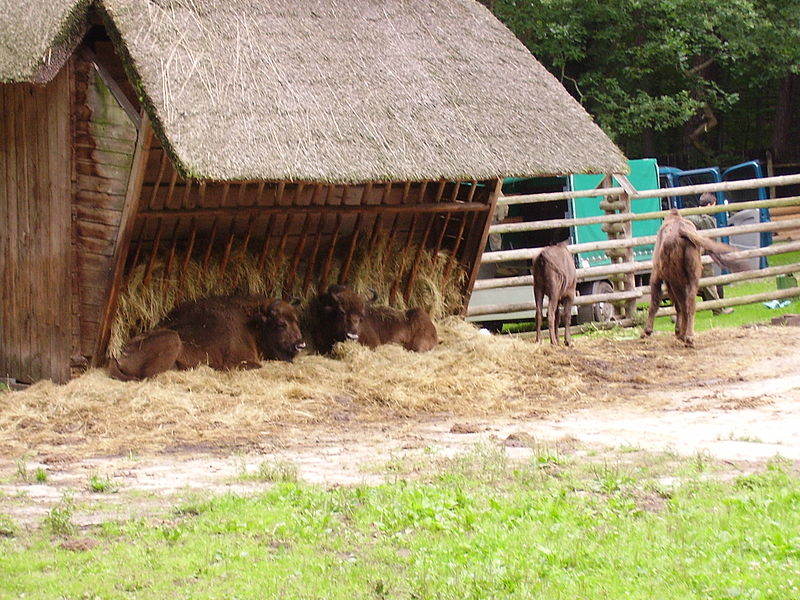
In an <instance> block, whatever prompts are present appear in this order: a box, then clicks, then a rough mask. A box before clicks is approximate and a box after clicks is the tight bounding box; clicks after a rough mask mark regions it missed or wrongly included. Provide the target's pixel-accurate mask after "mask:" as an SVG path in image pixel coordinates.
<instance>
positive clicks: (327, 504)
mask: <svg viewBox="0 0 800 600" xmlns="http://www.w3.org/2000/svg"><path fill="white" fill-rule="evenodd" d="M546 454H547V453H544V454H543V455H542V456H544V455H546ZM548 455H549V454H548ZM627 457H628V458H630V455H627ZM638 457H639V453H637V454H636V457H635V458H636V459H638ZM551 458H552V456H551ZM431 460H432V461H434V462H433V463H432V466H431V468H430V472H429V473H427V474H426V475H425V476H424V477H421V478H415V479H413V480H408V479H402V478H400V479H398V480H397V481H395V482H392V483H388V484H385V485H381V486H376V487H367V486H358V487H336V488H333V489H323V488H320V487H315V486H311V485H305V484H301V483H297V482H280V483H277V484H276V485H274V486H272V487H271V488H270V489H269V490H268V491H267V492H265V493H263V494H260V495H257V496H253V497H240V496H236V495H231V494H228V495H223V496H219V497H215V498H208V499H205V500H195V501H192V502H191V503H190V504H187V505H186V506H179V507H176V508H175V509H174V510H172V511H171V513H170V514H168V515H167V516H166V517H165V518H162V519H154V520H152V521H150V520H142V519H136V520H131V521H125V522H109V523H106V524H104V525H102V526H100V527H98V528H96V530H95V531H93V532H90V533H92V534H93V535H94V538H93V539H94V540H96V542H97V543H95V544H87V545H85V547H86V548H87V549H86V550H83V551H81V552H76V551H75V550H65V549H63V546H64V545H63V544H62V547H60V546H59V545H56V544H53V543H52V539H51V537H50V536H51V535H52V534H53V533H56V529H57V530H58V531H62V532H63V531H70V527H69V526H66V525H65V526H63V527H57V528H56V527H54V526H53V525H54V521H56V519H55V518H54V517H52V516H51V517H50V518H49V521H48V520H46V521H47V522H46V523H45V527H44V528H43V529H42V530H40V531H36V532H34V533H32V534H30V536H28V537H26V539H25V540H19V539H18V538H14V537H0V589H2V590H4V593H6V594H8V595H9V597H21V596H25V597H26V598H53V597H126V596H131V597H133V596H135V597H137V598H142V599H148V598H164V597H191V598H199V599H204V598H219V597H226V598H230V597H236V598H284V599H293V598H331V599H338V598H342V599H345V598H347V599H351V598H442V599H449V598H452V599H463V598H509V599H510V598H540V599H544V600H548V599H555V598H633V599H648V600H649V599H650V598H652V597H653V591H654V590H657V595H658V597H659V598H663V599H666V600H671V599H675V600H677V599H681V600H686V599H698V600H699V599H701V598H702V599H707V598H711V599H718V600H722V599H731V598H774V599H779V598H780V599H783V598H792V597H798V593H800V592H799V588H800V538H798V536H797V531H800V481H799V480H798V478H797V476H796V475H794V474H792V472H791V470H790V467H791V465H790V464H788V463H784V462H780V461H774V462H773V463H771V464H769V465H768V466H766V467H765V468H763V469H761V470H760V471H759V472H756V473H753V474H749V475H746V476H740V477H737V478H734V479H731V478H729V477H716V478H715V477H713V472H714V468H712V467H713V465H711V464H710V463H711V462H712V461H711V459H710V458H709V457H707V456H703V457H694V458H692V459H690V460H686V461H683V463H682V464H680V465H678V467H679V468H678V469H677V470H679V471H682V472H684V473H685V475H684V476H683V478H682V479H681V480H680V481H679V482H677V483H672V484H670V485H665V484H664V483H663V481H662V475H663V474H664V473H665V472H675V470H676V465H675V464H674V462H675V461H672V462H670V463H669V465H667V464H666V463H663V462H661V461H658V460H654V461H650V462H648V461H647V460H641V461H639V460H637V462H635V463H624V464H621V463H619V462H617V461H616V459H615V458H614V457H604V460H598V461H588V463H587V461H581V462H575V461H565V460H561V459H559V460H558V461H557V462H558V464H557V465H556V466H557V468H542V461H540V459H539V457H534V458H533V459H531V460H529V461H527V462H525V463H522V464H520V463H516V462H513V461H511V460H509V459H508V457H507V456H506V455H505V452H504V450H503V448H502V447H497V446H488V445H487V446H481V447H478V448H476V450H475V451H474V452H472V453H471V454H469V455H467V456H461V457H455V458H450V459H444V458H443V457H440V456H436V455H432V456H431ZM675 460H677V459H675ZM547 462H548V464H552V463H550V462H549V459H548V460H547ZM67 508H69V507H67ZM52 514H53V513H52V512H51V515H52ZM59 515H60V516H59V517H58V519H57V520H58V521H61V522H66V523H71V516H72V515H71V512H69V510H67V511H63V510H62V512H61V513H59ZM73 531H74V530H73ZM75 546H76V545H74V544H73V545H72V546H71V547H75Z"/></svg>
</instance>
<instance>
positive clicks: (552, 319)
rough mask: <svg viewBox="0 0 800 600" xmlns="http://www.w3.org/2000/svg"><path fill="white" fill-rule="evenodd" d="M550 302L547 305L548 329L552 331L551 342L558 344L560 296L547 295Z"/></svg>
mask: <svg viewBox="0 0 800 600" xmlns="http://www.w3.org/2000/svg"><path fill="white" fill-rule="evenodd" d="M547 298H548V300H549V303H548V305H547V329H548V330H549V331H550V343H551V344H553V345H554V346H558V337H557V336H556V331H557V329H558V305H559V304H560V301H559V299H558V298H555V299H554V298H553V297H552V296H548V297H547Z"/></svg>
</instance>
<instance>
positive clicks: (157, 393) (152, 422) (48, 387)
mask: <svg viewBox="0 0 800 600" xmlns="http://www.w3.org/2000/svg"><path fill="white" fill-rule="evenodd" d="M438 326H439V329H440V333H441V338H442V342H441V343H440V345H439V346H438V347H437V348H435V349H434V350H432V351H431V352H427V353H422V354H417V353H413V352H407V351H405V350H403V349H402V348H400V347H398V346H383V347H380V348H378V349H377V350H375V351H371V350H369V349H366V348H363V347H361V346H359V345H357V344H354V343H351V342H348V343H346V344H340V345H338V346H337V348H336V355H335V356H333V357H323V356H316V355H301V356H299V357H298V358H297V359H296V360H295V362H294V363H291V364H289V363H276V362H268V363H264V365H263V367H262V368H260V369H256V370H253V371H232V372H218V371H212V370H211V369H209V368H207V367H201V368H198V369H195V370H191V371H184V372H168V373H164V374H161V375H159V376H158V377H155V378H154V379H152V380H148V381H144V382H127V383H123V382H119V381H116V380H112V379H110V378H109V377H108V376H107V375H106V374H105V373H104V372H103V371H101V370H92V371H90V372H88V373H86V374H85V375H83V376H81V377H79V378H77V379H75V380H73V381H72V382H70V383H68V384H66V385H63V386H57V385H54V384H52V383H50V382H40V383H37V384H35V385H33V386H31V387H30V388H29V389H27V390H24V391H20V392H8V393H3V394H0V407H2V408H0V440H1V441H0V447H2V451H3V452H4V453H6V455H8V456H13V455H21V454H22V453H24V452H39V453H47V452H59V451H60V452H63V451H67V452H69V453H70V455H76V454H84V455H92V454H104V453H124V452H129V451H137V452H140V451H146V450H164V449H169V448H171V447H176V446H181V445H190V446H191V445H197V444H200V445H203V446H216V445H220V446H225V447H231V446H237V445H242V444H251V443H256V441H257V440H260V439H264V437H265V436H270V435H285V434H286V432H287V431H289V429H290V427H291V426H297V427H299V428H302V427H303V426H305V425H309V424H314V425H315V426H317V427H319V426H325V427H328V426H330V427H332V428H339V427H348V428H350V427H352V428H357V427H358V423H359V422H363V421H370V420H389V421H391V420H392V419H398V418H402V419H407V418H413V417H419V416H421V415H426V414H428V415H430V414H447V415H453V416H459V417H473V418H474V417H478V418H481V417H483V418H489V417H490V416H491V415H497V414H503V415H515V414H516V415H520V414H521V415H524V416H526V417H532V416H534V417H535V416H544V415H551V416H552V415H557V414H559V413H561V412H563V411H569V410H573V409H577V408H582V407H589V406H596V405H598V404H603V403H608V404H611V403H616V402H636V403H643V405H646V403H647V402H649V400H648V398H649V396H650V394H651V393H652V392H653V391H654V390H662V389H669V388H670V387H673V388H675V389H679V388H681V387H684V386H685V385H687V384H691V382H693V381H696V380H704V381H708V380H713V379H714V378H718V380H725V379H728V380H731V379H736V378H737V377H738V374H739V373H740V372H741V370H742V369H743V368H745V367H746V366H747V365H750V364H752V363H753V362H754V361H756V360H757V359H759V358H762V359H763V358H765V357H766V355H767V354H769V352H770V349H771V348H775V347H778V346H779V345H781V344H785V345H787V346H790V345H792V344H794V332H793V331H791V328H785V329H780V328H763V329H753V330H746V329H733V330H717V331H714V332H709V333H704V334H700V335H699V336H698V342H697V343H698V348H697V350H690V349H686V348H683V347H682V345H679V344H677V343H676V342H675V339H674V338H673V336H671V335H658V336H656V337H654V338H652V339H649V340H639V339H627V340H608V339H586V338H583V339H579V340H577V344H576V346H575V347H574V348H571V349H564V348H563V347H562V348H552V347H551V346H550V345H549V344H535V343H533V342H531V341H528V340H527V339H522V338H519V337H516V336H489V335H484V334H482V333H481V332H479V331H478V330H477V329H476V328H475V327H474V326H472V325H471V324H468V323H466V322H464V321H463V320H461V319H458V318H456V317H450V318H446V319H443V320H441V321H440V322H439V323H438ZM712 351H713V354H714V356H715V360H714V361H701V360H698V356H700V355H701V354H706V355H709V353H711V352H712Z"/></svg>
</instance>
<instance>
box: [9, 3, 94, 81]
mask: <svg viewBox="0 0 800 600" xmlns="http://www.w3.org/2000/svg"><path fill="white" fill-rule="evenodd" d="M90 2H91V0H46V1H40V2H35V1H31V0H0V82H2V81H30V82H34V83H41V82H44V81H48V80H49V79H51V78H52V77H53V76H54V75H55V74H56V73H57V72H58V70H59V69H60V68H61V66H62V65H63V64H64V61H66V60H67V58H68V57H69V55H70V54H71V53H72V50H74V48H75V46H76V45H77V43H78V42H79V41H80V38H81V36H82V35H83V33H84V32H85V31H86V11H87V7H88V6H89V4H90Z"/></svg>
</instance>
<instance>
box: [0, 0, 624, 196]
mask: <svg viewBox="0 0 800 600" xmlns="http://www.w3.org/2000/svg"><path fill="white" fill-rule="evenodd" d="M38 4H39V3H37V8H36V10H39V8H38ZM42 4H47V3H42ZM60 4H69V3H68V2H65V0H61V2H60ZM72 4H73V5H74V6H77V5H79V4H82V3H81V2H76V1H75V0H73V2H72ZM95 4H96V5H98V6H100V7H101V8H102V9H104V11H105V14H106V16H107V25H108V27H109V30H110V31H111V34H112V37H114V38H115V41H116V42H117V48H118V51H119V52H120V54H121V55H122V56H123V59H124V60H125V61H126V63H127V66H128V68H129V75H130V77H131V79H132V80H133V82H134V85H135V86H136V87H137V89H138V90H139V91H140V94H141V95H142V97H143V100H144V103H145V106H146V107H147V109H148V112H149V114H150V117H151V119H152V121H153V122H154V124H155V127H156V130H157V131H158V133H159V135H160V136H161V138H162V141H163V142H164V143H165V145H166V146H167V148H168V149H169V151H170V152H171V154H172V156H173V158H174V159H175V161H176V163H177V165H178V167H179V168H180V169H181V170H183V171H184V173H185V174H189V175H192V176H195V177H198V178H208V179H218V180H237V179H246V180H250V179H252V180H264V179H266V180H308V181H330V182H348V181H353V182H358V181H368V180H377V181H407V180H412V181H415V180H430V179H439V178H445V179H470V178H476V179H488V178H494V177H498V176H499V177H507V176H529V175H544V174H568V173H586V172H591V173H609V172H627V166H626V162H625V158H624V156H623V155H622V153H621V152H620V151H619V149H618V148H617V147H616V146H615V145H614V144H613V143H612V142H611V141H610V140H609V139H608V137H606V135H605V134H604V133H603V132H602V131H601V130H600V128H599V127H597V126H596V125H595V124H594V122H593V121H592V119H591V117H590V116H589V115H588V114H587V113H586V111H585V110H584V109H583V108H582V107H581V106H580V105H579V104H578V103H577V102H576V101H575V100H573V99H572V97H570V95H569V94H568V93H567V92H566V90H564V88H563V87H562V86H561V85H560V84H559V83H558V81H557V80H556V79H555V78H554V77H553V76H552V75H550V74H549V73H548V72H547V71H546V69H544V67H542V66H541V64H539V62H538V61H537V60H536V59H535V58H534V57H533V56H532V55H531V54H530V53H529V52H528V50H527V49H526V48H525V47H524V45H523V44H522V43H521V42H520V41H519V40H517V39H516V38H515V37H514V36H513V34H511V32H510V31H509V30H508V29H507V28H506V27H505V26H504V25H502V24H501V23H500V22H499V21H497V19H495V18H494V16H493V15H492V14H491V13H490V12H489V11H488V10H487V9H486V8H484V7H483V6H482V5H480V4H479V3H478V2H476V1H475V0H394V1H392V2H382V1H380V0H336V1H333V0H270V1H269V2H264V1H263V0H226V1H225V2H220V1H218V0H95ZM28 10H31V11H32V10H34V9H28ZM0 18H2V17H0ZM52 20H53V22H56V19H55V18H54V17H53V18H52ZM1 48H2V46H0V49H1ZM35 52H40V50H39V49H38V47H37V49H35ZM40 54H41V52H40ZM2 64H3V63H2V61H0V65H2ZM4 75H6V73H4V72H2V71H0V78H2V77H3V76H4Z"/></svg>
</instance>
